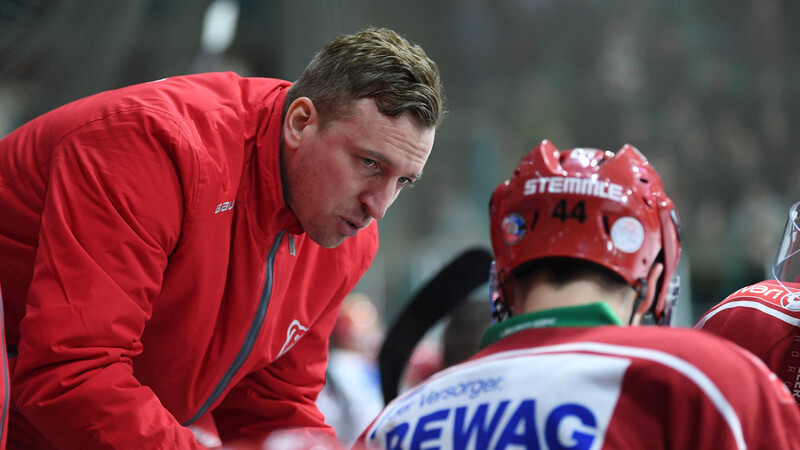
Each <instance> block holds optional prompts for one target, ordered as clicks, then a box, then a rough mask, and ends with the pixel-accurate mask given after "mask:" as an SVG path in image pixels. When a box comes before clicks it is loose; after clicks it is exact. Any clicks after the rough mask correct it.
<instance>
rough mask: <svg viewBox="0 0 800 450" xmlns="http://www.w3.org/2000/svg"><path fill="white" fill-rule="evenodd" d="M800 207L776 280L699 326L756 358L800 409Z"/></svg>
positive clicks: (740, 295)
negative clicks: (777, 377)
mask: <svg viewBox="0 0 800 450" xmlns="http://www.w3.org/2000/svg"><path fill="white" fill-rule="evenodd" d="M799 212H800V202H798V203H795V204H794V205H792V207H791V208H790V209H789V218H788V220H787V222H786V227H785V228H784V232H783V237H782V239H781V243H780V246H779V248H778V254H777V256H776V258H775V262H774V264H773V265H772V276H773V278H772V279H768V280H764V281H761V282H759V283H756V284H753V285H750V286H744V287H742V288H741V289H738V290H737V291H735V292H733V293H732V294H730V295H729V296H728V297H727V298H725V299H724V300H723V301H722V302H720V303H719V304H717V305H716V306H714V307H713V308H711V309H710V310H708V311H707V312H706V313H705V314H703V316H702V317H701V318H700V319H699V320H698V321H697V323H696V324H695V326H694V327H695V328H696V329H698V330H704V331H709V332H712V333H715V334H718V335H720V336H722V337H725V338H727V339H730V340H731V341H733V342H735V343H736V344H738V345H740V346H742V347H744V348H746V349H747V350H749V351H751V352H753V353H754V354H755V355H756V356H758V357H759V358H761V360H763V361H764V363H766V365H767V366H768V367H769V368H770V370H772V371H773V372H775V374H777V375H778V376H779V377H780V378H781V380H782V381H783V383H784V384H786V386H787V387H788V388H789V390H790V391H791V392H792V396H793V397H794V399H795V401H796V402H797V403H798V404H800V282H799V281H800V255H798V253H800V214H799Z"/></svg>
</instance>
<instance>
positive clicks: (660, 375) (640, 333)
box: [355, 303, 800, 450]
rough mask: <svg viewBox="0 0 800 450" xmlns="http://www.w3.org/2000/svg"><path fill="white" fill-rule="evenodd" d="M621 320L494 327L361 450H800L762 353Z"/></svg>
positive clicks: (551, 320)
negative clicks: (757, 354) (477, 349)
mask: <svg viewBox="0 0 800 450" xmlns="http://www.w3.org/2000/svg"><path fill="white" fill-rule="evenodd" d="M620 325H622V324H621V323H620V322H619V320H618V319H617V318H616V316H615V315H614V314H613V312H611V310H610V308H608V306H607V305H606V304H604V303H601V304H593V305H587V306H579V307H570V308H560V309H556V310H550V311H542V312H538V313H533V314H526V315H521V316H516V317H512V318H510V319H508V320H506V321H504V322H502V323H500V324H496V325H493V326H492V327H490V328H489V329H488V330H487V332H486V335H485V337H484V341H485V343H487V344H489V345H488V347H486V348H484V349H483V350H482V351H481V352H479V353H478V354H477V355H475V356H474V357H473V358H471V359H470V360H468V361H467V362H464V363H462V364H459V365H457V366H454V367H451V368H449V369H447V370H444V371H442V372H440V373H438V374H436V375H434V376H433V377H431V378H430V379H428V380H427V381H426V382H424V383H423V384H421V385H420V386H418V387H416V388H414V389H412V390H410V391H409V392H407V393H405V394H404V395H402V396H401V397H398V398H397V399H395V400H394V401H392V402H391V403H390V404H389V405H387V407H386V408H385V409H384V410H383V412H382V413H381V414H380V415H379V416H378V417H377V418H376V419H375V420H374V421H373V423H372V424H371V425H370V426H369V427H368V428H367V429H366V430H365V431H364V433H362V435H361V437H360V438H359V441H358V442H357V443H356V446H355V448H387V449H400V448H402V449H423V448H443V449H445V448H446V449H487V448H489V449H503V448H529V449H531V448H532V449H645V448H646V449H675V450H678V449H680V450H685V449H745V448H750V449H756V448H763V449H767V448H769V449H778V448H780V449H790V448H800V411H798V409H797V408H796V407H795V405H794V402H793V400H792V398H791V395H790V393H789V392H788V391H787V390H786V388H785V386H784V385H783V384H782V383H780V382H779V381H778V380H777V378H776V377H775V376H774V375H773V374H771V373H770V372H769V371H768V370H767V369H766V367H765V366H764V365H763V364H762V363H761V362H760V361H758V360H757V359H756V358H755V357H753V356H752V355H750V354H749V353H747V352H744V351H742V350H741V349H739V348H737V347H736V346H734V345H732V344H731V343H729V342H727V341H725V340H722V339H719V338H717V337H715V336H713V335H710V334H706V333H700V332H697V331H694V330H686V329H669V328H663V327H625V326H620Z"/></svg>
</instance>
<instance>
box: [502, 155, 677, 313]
mask: <svg viewBox="0 0 800 450" xmlns="http://www.w3.org/2000/svg"><path fill="white" fill-rule="evenodd" d="M489 213H490V229H491V239H492V248H493V250H494V254H495V261H496V264H495V271H496V283H495V285H496V286H495V288H494V289H493V297H496V300H497V301H499V302H501V303H503V302H504V301H505V300H504V298H503V295H502V287H503V286H504V285H505V284H506V283H507V282H508V280H509V277H510V276H511V275H512V273H514V271H515V269H517V268H518V267H520V266H521V265H523V264H525V263H527V262H530V261H536V260H540V259H545V258H570V259H577V260H582V261H587V262H590V263H593V264H595V265H597V266H600V267H602V268H604V269H607V270H608V271H610V272H611V273H614V274H616V275H617V276H618V277H619V278H621V279H622V280H624V281H625V282H626V283H627V284H628V285H629V286H631V287H634V288H635V289H641V288H642V287H644V286H642V283H641V280H646V279H647V277H648V274H649V272H650V269H651V268H652V266H653V264H654V263H655V262H657V261H658V262H661V263H662V264H664V272H663V274H662V279H661V280H660V281H659V283H657V284H656V286H652V287H651V288H652V289H656V294H657V295H656V298H655V301H654V302H653V306H652V307H651V310H650V312H651V313H652V315H653V317H654V319H655V321H656V322H657V323H665V319H667V320H668V319H669V315H670V310H671V307H672V304H673V303H674V298H675V297H676V295H675V294H676V292H675V290H676V288H675V284H674V283H672V282H670V281H666V282H665V280H672V278H673V275H674V274H675V271H676V269H677V263H678V258H679V255H680V235H679V219H678V215H677V211H676V210H675V207H674V205H673V203H672V201H671V200H670V199H669V198H668V197H667V196H666V194H665V193H664V188H663V183H662V181H661V179H660V177H659V176H658V174H657V173H656V172H655V170H654V169H653V168H652V166H651V165H650V163H649V162H648V161H647V160H646V159H645V158H644V156H642V154H641V153H639V151H638V150H636V148H634V147H632V146H630V145H625V146H624V147H622V149H620V150H619V151H618V152H617V153H616V154H615V153H612V152H609V151H602V150H596V149H584V148H576V149H572V150H566V151H559V150H558V149H557V148H556V147H555V146H553V144H551V143H550V142H549V141H546V140H545V141H543V142H542V143H541V144H540V145H539V146H538V147H536V148H534V149H533V150H531V151H530V152H529V153H528V154H527V155H526V156H525V157H524V158H522V160H521V161H520V164H519V166H518V167H517V168H516V169H515V170H514V172H513V174H512V176H511V177H510V178H509V179H507V180H506V181H504V182H503V183H501V184H500V185H499V186H498V187H497V188H496V189H495V191H494V194H493V195H492V199H491V202H490V206H489ZM495 310H499V311H502V310H508V305H500V306H495Z"/></svg>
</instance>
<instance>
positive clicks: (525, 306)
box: [515, 280, 635, 318]
mask: <svg viewBox="0 0 800 450" xmlns="http://www.w3.org/2000/svg"><path fill="white" fill-rule="evenodd" d="M634 295H635V292H634V291H633V289H630V290H627V289H618V290H611V291H609V290H607V289H603V288H602V287H601V286H600V285H599V284H597V283H595V282H593V281H589V280H576V281H571V282H569V283H567V284H564V285H562V286H556V285H554V284H552V283H547V282H538V283H533V284H531V285H530V286H529V289H528V290H527V291H526V292H525V293H524V295H522V296H521V298H520V301H518V302H515V303H516V304H517V308H515V312H516V314H525V313H531V312H536V311H543V310H548V309H554V308H563V307H567V306H580V305H587V304H590V303H599V302H603V303H607V304H608V305H609V307H611V309H612V310H613V311H614V312H615V313H616V314H617V316H618V317H624V318H627V317H630V314H631V311H630V308H631V306H632V303H633V298H634Z"/></svg>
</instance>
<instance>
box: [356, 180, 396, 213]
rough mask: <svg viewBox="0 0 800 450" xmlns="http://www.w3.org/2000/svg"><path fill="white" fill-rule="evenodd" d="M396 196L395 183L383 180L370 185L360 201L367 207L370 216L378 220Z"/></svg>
mask: <svg viewBox="0 0 800 450" xmlns="http://www.w3.org/2000/svg"><path fill="white" fill-rule="evenodd" d="M396 198H397V189H396V183H395V182H393V181H392V182H384V183H380V184H376V185H374V186H371V187H370V189H368V190H367V191H366V192H365V193H364V195H363V196H362V198H361V203H363V204H364V206H365V207H366V208H367V212H368V213H369V215H370V217H372V218H374V219H375V220H379V219H382V218H383V216H384V215H386V210H387V209H389V206H391V204H392V203H393V202H394V200H395V199H396Z"/></svg>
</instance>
